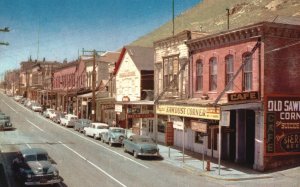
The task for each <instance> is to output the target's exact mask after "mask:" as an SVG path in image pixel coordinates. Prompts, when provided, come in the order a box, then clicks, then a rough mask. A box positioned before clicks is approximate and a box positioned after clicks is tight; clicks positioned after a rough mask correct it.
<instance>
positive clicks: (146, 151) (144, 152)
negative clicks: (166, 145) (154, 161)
mask: <svg viewBox="0 0 300 187" xmlns="http://www.w3.org/2000/svg"><path fill="white" fill-rule="evenodd" d="M123 145H124V152H130V153H132V154H133V156H134V157H135V158H137V157H138V156H157V157H160V155H159V149H158V147H157V145H156V144H155V143H154V142H153V140H152V139H151V138H150V137H147V136H140V135H133V136H131V137H130V138H128V139H125V140H123Z"/></svg>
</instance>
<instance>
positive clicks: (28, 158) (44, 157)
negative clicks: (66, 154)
mask: <svg viewBox="0 0 300 187" xmlns="http://www.w3.org/2000/svg"><path fill="white" fill-rule="evenodd" d="M25 160H26V161H46V160H48V158H47V155H45V154H37V155H26V156H25Z"/></svg>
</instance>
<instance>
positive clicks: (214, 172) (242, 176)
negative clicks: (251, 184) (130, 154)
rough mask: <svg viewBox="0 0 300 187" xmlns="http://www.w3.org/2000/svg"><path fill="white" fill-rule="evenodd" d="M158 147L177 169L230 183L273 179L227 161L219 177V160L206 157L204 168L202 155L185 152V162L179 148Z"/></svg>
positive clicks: (166, 159)
mask: <svg viewBox="0 0 300 187" xmlns="http://www.w3.org/2000/svg"><path fill="white" fill-rule="evenodd" d="M158 147H159V152H160V155H161V156H162V157H163V158H164V161H165V162H167V163H169V164H172V165H174V166H177V167H181V168H183V169H186V170H188V171H191V172H193V173H195V174H198V175H203V176H207V177H211V178H214V179H220V180H228V181H237V180H251V179H264V178H272V177H273V175H272V174H266V173H261V172H258V171H254V170H252V169H248V168H246V167H241V166H239V165H237V164H235V163H228V162H225V161H221V166H220V175H219V165H218V160H217V159H211V158H210V157H205V159H204V160H205V161H204V167H203V160H202V154H201V153H195V152H191V151H187V150H185V154H184V162H183V154H182V150H180V149H179V148H178V149H177V148H175V147H170V148H169V147H167V146H164V145H158ZM206 160H210V171H206V166H207V162H206ZM203 168H204V169H203Z"/></svg>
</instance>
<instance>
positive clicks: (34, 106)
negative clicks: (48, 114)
mask: <svg viewBox="0 0 300 187" xmlns="http://www.w3.org/2000/svg"><path fill="white" fill-rule="evenodd" d="M31 109H32V110H33V111H35V112H42V109H43V108H42V106H41V105H40V104H39V103H32V105H31Z"/></svg>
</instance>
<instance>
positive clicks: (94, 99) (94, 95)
mask: <svg viewBox="0 0 300 187" xmlns="http://www.w3.org/2000/svg"><path fill="white" fill-rule="evenodd" d="M85 52H89V53H93V70H92V120H93V121H94V122H95V121H96V94H95V88H96V57H97V55H98V53H100V54H103V53H105V51H96V50H95V49H94V50H92V51H88V50H84V49H82V53H83V55H84V53H85Z"/></svg>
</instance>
